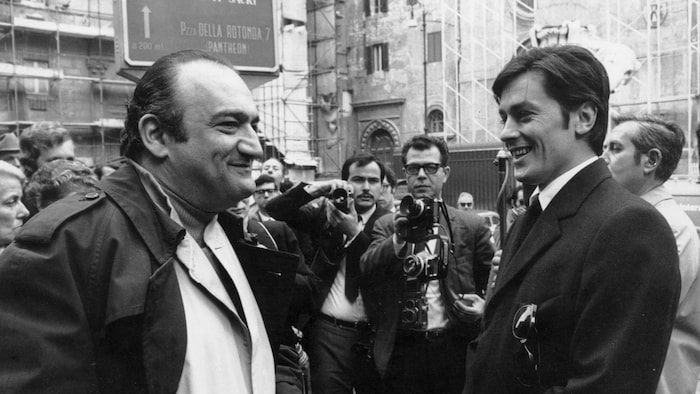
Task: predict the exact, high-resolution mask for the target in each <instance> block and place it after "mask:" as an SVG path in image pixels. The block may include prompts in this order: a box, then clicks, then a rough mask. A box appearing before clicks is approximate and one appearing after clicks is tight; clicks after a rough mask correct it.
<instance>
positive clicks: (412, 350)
mask: <svg viewBox="0 0 700 394" xmlns="http://www.w3.org/2000/svg"><path fill="white" fill-rule="evenodd" d="M401 158H402V161H403V164H404V171H405V173H406V181H407V184H408V192H409V193H410V194H411V197H413V200H412V201H411V199H410V198H404V200H402V208H403V209H400V210H399V212H397V213H396V214H395V215H393V216H392V215H387V216H385V217H382V218H381V219H380V220H378V221H377V223H376V225H375V226H374V229H373V231H372V245H371V246H370V248H369V249H368V251H367V252H366V253H365V254H364V255H363V256H362V259H361V264H360V268H361V270H362V274H363V277H364V278H366V280H367V281H368V283H367V288H366V290H365V292H364V295H365V304H366V307H367V312H368V314H369V316H370V319H371V320H372V321H373V322H374V323H375V324H376V327H375V328H376V339H375V343H374V357H375V362H376V365H377V368H378V369H379V371H380V372H381V373H382V374H383V375H384V377H385V386H386V389H387V392H391V393H430V392H433V393H459V392H461V390H462V386H463V383H464V378H465V352H466V348H467V344H468V343H469V341H471V340H472V339H474V338H475V337H476V334H477V333H478V315H477V314H471V313H468V312H467V308H465V306H468V305H469V304H470V302H469V301H467V300H466V299H463V298H469V297H476V295H480V296H483V294H484V291H485V289H486V283H487V280H488V274H489V266H490V261H491V258H492V257H493V247H492V245H491V243H490V241H489V237H490V234H489V230H488V229H487V228H486V227H484V226H483V224H482V219H481V218H480V217H479V216H478V215H476V214H474V213H471V212H465V211H458V210H457V209H455V208H453V207H449V206H447V205H445V204H444V202H442V187H443V185H444V183H445V181H446V180H447V177H448V176H449V174H450V167H449V166H447V159H448V150H447V145H446V144H445V142H444V141H442V140H438V139H435V138H432V137H427V136H422V135H420V136H416V137H413V139H411V140H410V141H409V142H407V143H406V144H405V145H404V146H403V149H402V156H401ZM421 211H422V212H421ZM436 230H437V231H436ZM421 234H423V235H424V237H423V239H421ZM416 262H418V264H417V263H416ZM421 264H422V266H421ZM463 304H464V305H463Z"/></svg>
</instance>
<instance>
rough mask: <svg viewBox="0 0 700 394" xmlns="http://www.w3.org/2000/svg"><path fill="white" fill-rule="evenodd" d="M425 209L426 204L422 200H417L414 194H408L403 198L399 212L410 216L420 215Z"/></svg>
mask: <svg viewBox="0 0 700 394" xmlns="http://www.w3.org/2000/svg"><path fill="white" fill-rule="evenodd" d="M424 210H425V204H424V203H423V201H422V200H417V199H415V198H413V197H412V196H406V197H404V198H402V199H401V204H400V205H399V212H401V214H403V215H406V216H407V217H409V218H417V217H419V216H420V215H421V214H422V213H423V211H424Z"/></svg>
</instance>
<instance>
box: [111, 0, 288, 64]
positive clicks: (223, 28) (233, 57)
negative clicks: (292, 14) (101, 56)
mask: <svg viewBox="0 0 700 394" xmlns="http://www.w3.org/2000/svg"><path fill="white" fill-rule="evenodd" d="M275 4H276V1H275V0H115V7H114V8H115V30H116V35H115V41H116V45H115V50H116V52H117V59H116V60H117V62H121V63H122V64H121V67H120V69H122V70H139V69H141V70H143V69H145V68H147V67H149V66H150V65H152V64H153V62H154V61H156V60H157V59H158V58H160V57H161V56H163V55H166V54H169V53H172V52H175V51H178V50H182V49H199V50H202V51H205V52H209V53H212V54H215V55H218V56H221V57H225V58H227V59H229V61H230V62H231V63H232V64H233V65H234V66H235V67H236V69H237V70H239V71H240V72H241V74H243V75H246V74H258V75H259V74H275V73H277V71H278V62H277V42H278V41H279V29H278V23H277V20H276V14H277V12H276V8H275Z"/></svg>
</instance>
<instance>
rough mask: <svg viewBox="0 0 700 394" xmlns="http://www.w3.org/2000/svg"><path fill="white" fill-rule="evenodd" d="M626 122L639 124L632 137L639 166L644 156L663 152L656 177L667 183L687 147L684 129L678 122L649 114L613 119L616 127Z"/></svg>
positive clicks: (621, 116) (635, 158) (622, 116)
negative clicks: (657, 151)
mask: <svg viewBox="0 0 700 394" xmlns="http://www.w3.org/2000/svg"><path fill="white" fill-rule="evenodd" d="M625 122H634V123H636V124H637V129H636V131H635V132H634V133H632V134H631V135H630V140H631V141H632V145H634V147H635V152H634V160H635V162H636V163H637V164H639V163H640V161H641V157H642V154H644V153H647V152H649V151H650V150H651V149H654V148H656V149H658V150H659V151H660V152H661V163H659V167H658V168H657V169H656V172H655V174H654V175H655V176H656V178H658V179H660V180H662V181H664V182H665V181H666V180H667V179H668V178H670V177H671V175H673V171H675V170H676V167H677V166H678V162H679V161H680V160H681V155H682V154H683V147H684V146H685V133H684V132H683V129H681V127H680V126H679V125H678V124H677V123H676V122H673V121H670V120H666V119H661V118H659V117H657V116H653V115H649V114H641V115H619V116H616V117H615V118H614V119H613V124H614V125H615V126H619V125H621V124H623V123H625Z"/></svg>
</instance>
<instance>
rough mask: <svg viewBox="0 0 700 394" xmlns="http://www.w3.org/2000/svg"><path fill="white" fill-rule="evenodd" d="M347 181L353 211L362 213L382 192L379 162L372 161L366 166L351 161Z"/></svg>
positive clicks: (369, 207) (371, 205) (375, 201)
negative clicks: (353, 204) (349, 187)
mask: <svg viewBox="0 0 700 394" xmlns="http://www.w3.org/2000/svg"><path fill="white" fill-rule="evenodd" d="M348 183H349V184H350V186H352V193H353V195H352V197H353V200H354V201H355V211H356V212H357V213H364V212H367V211H368V210H370V209H371V208H372V207H373V206H374V205H375V204H376V203H377V199H378V198H379V195H380V194H381V192H382V172H381V169H380V168H379V164H377V162H375V161H373V162H371V163H369V164H367V165H366V166H362V167H360V166H358V165H357V163H352V164H351V165H350V169H349V172H348Z"/></svg>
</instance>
